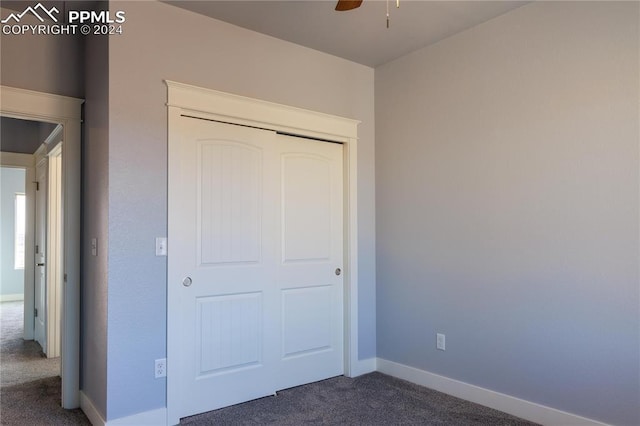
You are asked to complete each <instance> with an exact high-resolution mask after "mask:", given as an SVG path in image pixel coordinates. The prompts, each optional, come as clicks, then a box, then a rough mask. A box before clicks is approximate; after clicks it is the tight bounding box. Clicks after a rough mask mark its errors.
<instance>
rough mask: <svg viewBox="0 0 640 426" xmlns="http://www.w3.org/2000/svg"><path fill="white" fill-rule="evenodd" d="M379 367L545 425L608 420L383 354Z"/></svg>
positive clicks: (594, 425)
mask: <svg viewBox="0 0 640 426" xmlns="http://www.w3.org/2000/svg"><path fill="white" fill-rule="evenodd" d="M377 370H378V371H379V372H381V373H384V374H387V375H389V376H393V377H397V378H399V379H403V380H406V381H408V382H411V383H415V384H417V385H420V386H424V387H427V388H430V389H434V390H437V391H439V392H442V393H446V394H448V395H452V396H455V397H457V398H461V399H464V400H467V401H471V402H475V403H476V404H480V405H484V406H485V407H489V408H493V409H496V410H500V411H502V412H505V413H507V414H511V415H513V416H517V417H520V418H522V419H525V420H529V421H531V422H535V423H539V424H542V425H562V426H607V425H606V423H601V422H598V421H596V420H592V419H588V418H586V417H581V416H578V415H576V414H571V413H567V412H565V411H561V410H557V409H555V408H551V407H547V406H545V405H541V404H537V403H535V402H530V401H526V400H524V399H520V398H516V397H514V396H510V395H506V394H504V393H500V392H495V391H492V390H489V389H485V388H481V387H479V386H475V385H471V384H469V383H465V382H461V381H459V380H454V379H450V378H448V377H445V376H440V375H438V374H434V373H431V372H429V371H426V370H420V369H418V368H415V367H410V366H408V365H404V364H399V363H397V362H393V361H388V360H386V359H382V358H378V360H377Z"/></svg>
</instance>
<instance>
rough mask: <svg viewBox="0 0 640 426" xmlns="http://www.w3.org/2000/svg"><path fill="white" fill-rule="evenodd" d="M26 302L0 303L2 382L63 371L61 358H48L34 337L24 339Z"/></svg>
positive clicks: (35, 378)
mask: <svg viewBox="0 0 640 426" xmlns="http://www.w3.org/2000/svg"><path fill="white" fill-rule="evenodd" d="M22 323H23V302H2V303H0V386H11V385H17V384H20V383H28V382H31V381H33V380H38V379H43V378H45V377H53V376H57V375H58V374H60V359H59V358H46V357H45V356H44V354H43V353H42V348H41V347H40V344H38V343H37V342H36V341H34V340H26V341H25V340H23V339H22Z"/></svg>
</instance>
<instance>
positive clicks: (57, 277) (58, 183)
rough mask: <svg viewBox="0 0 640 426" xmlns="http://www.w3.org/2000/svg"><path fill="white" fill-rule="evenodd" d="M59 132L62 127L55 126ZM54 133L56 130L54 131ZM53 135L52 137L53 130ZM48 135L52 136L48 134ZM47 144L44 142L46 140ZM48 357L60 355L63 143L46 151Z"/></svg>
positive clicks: (62, 266)
mask: <svg viewBox="0 0 640 426" xmlns="http://www.w3.org/2000/svg"><path fill="white" fill-rule="evenodd" d="M58 131H62V126H60V125H58ZM54 132H55V130H54ZM52 135H53V136H55V135H54V134H53V133H52ZM50 137H51V136H50ZM45 143H46V142H45ZM47 158H48V166H47V168H48V178H47V251H46V253H47V261H46V267H47V275H46V276H47V300H46V303H47V312H46V314H47V319H46V321H47V337H46V341H47V357H48V358H56V357H58V356H60V320H61V314H62V312H61V309H60V308H61V306H62V303H61V296H62V281H63V279H64V277H63V270H64V265H63V264H62V260H63V256H62V250H63V247H62V242H63V237H62V235H63V234H62V233H63V226H62V219H63V218H64V215H63V214H62V173H61V172H62V158H63V157H62V142H58V143H57V144H56V145H55V146H54V147H53V148H52V149H51V150H49V153H48V154H47Z"/></svg>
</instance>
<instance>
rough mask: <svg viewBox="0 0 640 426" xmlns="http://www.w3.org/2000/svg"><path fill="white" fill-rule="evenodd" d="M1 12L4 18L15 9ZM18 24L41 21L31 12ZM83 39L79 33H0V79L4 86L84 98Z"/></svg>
mask: <svg viewBox="0 0 640 426" xmlns="http://www.w3.org/2000/svg"><path fill="white" fill-rule="evenodd" d="M25 4H29V3H28V2H25ZM1 11H2V16H3V17H5V16H8V15H9V14H10V13H12V12H15V11H13V10H9V9H5V8H2V9H1ZM47 22H48V21H45V23H47ZM50 22H53V21H50ZM20 23H21V24H30V25H38V24H41V22H40V21H38V20H37V19H36V17H35V16H33V15H31V14H27V15H25V16H24V17H23V18H22V20H21V21H20ZM83 42H84V37H83V36H80V35H77V36H73V35H43V34H36V35H32V34H30V33H26V34H17V35H16V34H8V35H7V34H2V37H0V51H1V52H2V61H0V82H1V83H2V85H4V86H11V87H18V88H21V89H29V90H36V91H38V92H46V93H54V94H56V95H63V96H72V97H76V98H83V97H84V66H83V58H84V54H83V47H82V45H83Z"/></svg>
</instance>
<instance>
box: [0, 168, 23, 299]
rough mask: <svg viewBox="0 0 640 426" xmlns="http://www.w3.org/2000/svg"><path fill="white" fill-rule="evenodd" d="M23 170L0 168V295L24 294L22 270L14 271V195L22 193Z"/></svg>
mask: <svg viewBox="0 0 640 426" xmlns="http://www.w3.org/2000/svg"><path fill="white" fill-rule="evenodd" d="M24 179H25V170H24V169H17V168H12V167H1V168H0V189H1V190H0V196H1V197H2V198H1V200H0V209H1V211H2V213H0V214H1V215H2V216H1V217H2V219H1V220H0V244H1V246H0V247H1V248H0V259H1V265H0V266H1V267H2V270H1V271H0V295H1V296H6V295H16V294H24V269H15V250H14V248H15V240H16V238H15V236H16V234H15V232H16V228H15V226H16V203H15V198H16V193H24Z"/></svg>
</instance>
